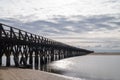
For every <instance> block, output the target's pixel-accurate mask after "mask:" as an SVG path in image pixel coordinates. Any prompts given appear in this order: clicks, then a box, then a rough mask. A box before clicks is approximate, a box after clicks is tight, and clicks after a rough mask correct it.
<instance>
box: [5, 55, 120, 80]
mask: <svg viewBox="0 0 120 80" xmlns="http://www.w3.org/2000/svg"><path fill="white" fill-rule="evenodd" d="M12 58H13V56H11V64H12V65H14V61H13V59H12ZM5 62H6V61H5V56H3V66H5V65H6V64H5ZM34 65H35V64H34V63H33V66H34ZM34 69H35V68H34ZM43 69H44V71H48V72H53V73H57V74H61V75H65V76H70V77H75V78H77V79H78V80H79V79H80V80H120V55H85V56H78V57H72V58H67V59H62V60H58V61H54V62H52V63H49V64H48V65H44V68H43Z"/></svg>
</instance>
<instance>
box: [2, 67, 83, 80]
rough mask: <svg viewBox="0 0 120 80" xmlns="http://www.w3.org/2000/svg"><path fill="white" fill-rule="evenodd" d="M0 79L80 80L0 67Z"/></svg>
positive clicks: (35, 71)
mask: <svg viewBox="0 0 120 80" xmlns="http://www.w3.org/2000/svg"><path fill="white" fill-rule="evenodd" d="M0 80H81V79H79V78H74V77H68V76H64V75H59V74H55V73H50V72H44V71H40V70H32V69H21V68H12V67H9V68H8V67H0Z"/></svg>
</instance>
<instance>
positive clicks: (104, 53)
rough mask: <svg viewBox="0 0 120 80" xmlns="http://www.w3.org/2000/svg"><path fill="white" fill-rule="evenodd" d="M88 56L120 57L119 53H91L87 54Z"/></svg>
mask: <svg viewBox="0 0 120 80" xmlns="http://www.w3.org/2000/svg"><path fill="white" fill-rule="evenodd" d="M88 55H120V52H119V53H108V52H107V53H106V52H105V53H91V54H88Z"/></svg>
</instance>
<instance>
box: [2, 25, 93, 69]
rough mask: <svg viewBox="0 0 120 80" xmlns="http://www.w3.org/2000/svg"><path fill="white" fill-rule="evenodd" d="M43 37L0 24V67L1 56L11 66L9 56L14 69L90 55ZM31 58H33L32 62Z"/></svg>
mask: <svg viewBox="0 0 120 80" xmlns="http://www.w3.org/2000/svg"><path fill="white" fill-rule="evenodd" d="M92 52H93V51H89V50H86V49H80V48H77V47H73V46H70V45H67V44H64V43H61V42H57V41H54V40H51V39H48V38H45V37H43V36H39V35H35V34H32V33H29V32H26V31H24V30H20V29H17V28H14V27H11V26H8V25H5V24H1V23H0V66H1V65H2V56H3V55H5V56H6V66H11V57H10V56H11V55H13V57H14V63H15V66H16V67H19V66H21V65H22V66H25V67H27V66H28V65H29V66H31V67H32V64H33V61H35V62H34V63H35V66H36V67H37V66H38V65H43V64H47V63H49V62H52V61H56V60H60V59H64V58H69V57H74V56H81V55H85V54H89V53H92ZM33 56H34V57H35V58H34V59H35V60H33Z"/></svg>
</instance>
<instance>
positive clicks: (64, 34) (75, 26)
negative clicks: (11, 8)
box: [0, 14, 120, 50]
mask: <svg viewBox="0 0 120 80" xmlns="http://www.w3.org/2000/svg"><path fill="white" fill-rule="evenodd" d="M23 17H24V16H23ZM27 17H30V16H26V19H27ZM21 18H22V16H21ZM28 19H29V18H28ZM119 21H120V16H119V14H116V15H115V14H113V15H93V16H88V17H86V16H81V15H77V16H71V17H65V16H55V17H54V18H50V19H47V20H39V19H38V20H33V21H29V20H26V21H22V20H21V19H15V18H6V19H5V18H4V19H2V18H1V19H0V22H2V23H5V24H8V25H11V26H15V27H17V28H20V29H24V30H26V31H28V32H31V33H35V34H38V35H42V36H47V37H49V38H52V39H54V40H57V41H60V42H64V43H67V44H70V45H73V46H77V47H83V48H86V49H92V50H102V49H104V50H105V49H106V50H109V49H112V50H119V49H120V46H119V44H120V42H119V40H120V38H119V35H120V32H119V31H120V27H119V25H120V24H119ZM98 45H99V46H98Z"/></svg>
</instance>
